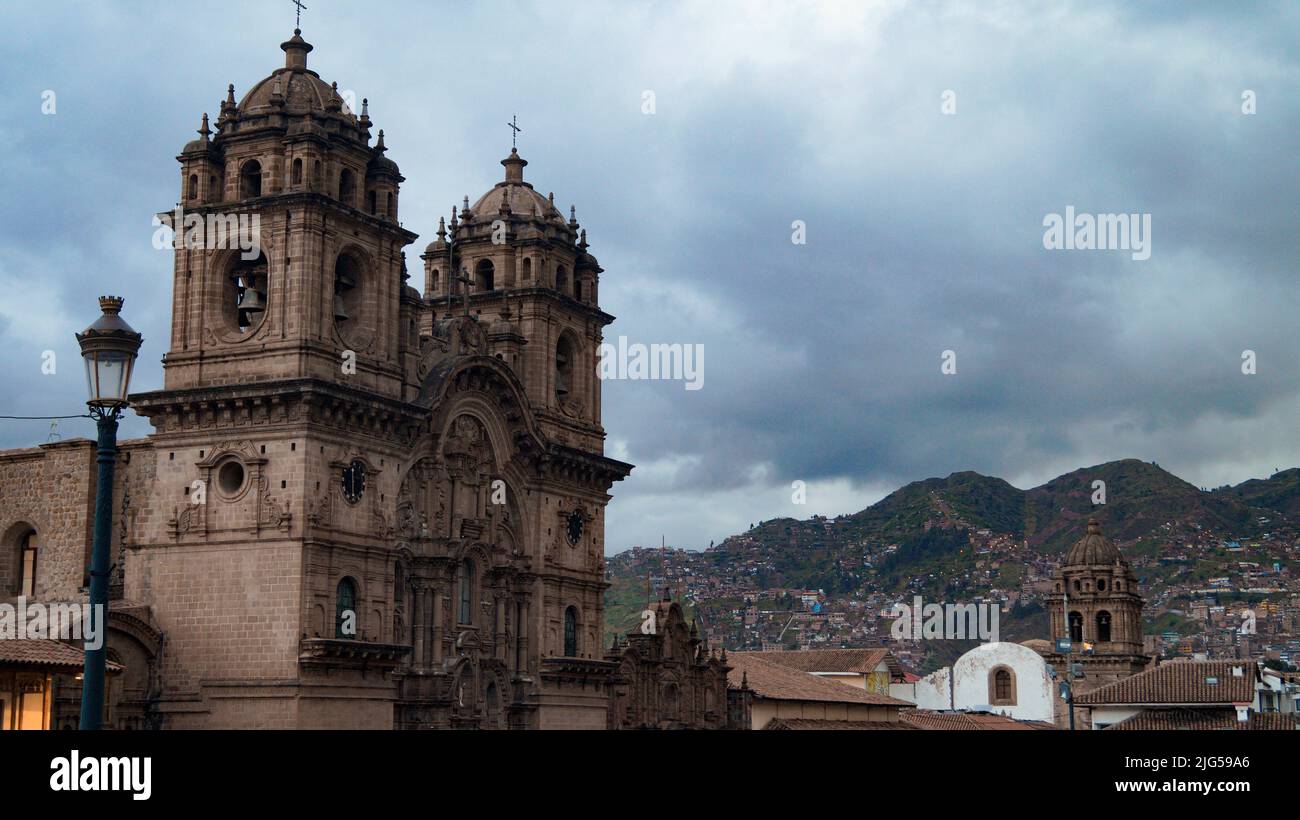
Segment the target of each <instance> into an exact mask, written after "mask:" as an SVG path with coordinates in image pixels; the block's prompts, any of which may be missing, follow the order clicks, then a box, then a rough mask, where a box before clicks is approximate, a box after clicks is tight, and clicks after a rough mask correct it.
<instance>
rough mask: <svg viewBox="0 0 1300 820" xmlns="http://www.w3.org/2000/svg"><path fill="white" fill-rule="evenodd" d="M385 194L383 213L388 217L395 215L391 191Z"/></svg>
mask: <svg viewBox="0 0 1300 820" xmlns="http://www.w3.org/2000/svg"><path fill="white" fill-rule="evenodd" d="M385 196H386V199H385V201H386V202H387V205H386V206H385V207H384V215H385V216H387V217H389V218H393V217H396V216H397V214H396V213H394V212H393V192H392V191H389V192H388V193H387V194H386V195H385Z"/></svg>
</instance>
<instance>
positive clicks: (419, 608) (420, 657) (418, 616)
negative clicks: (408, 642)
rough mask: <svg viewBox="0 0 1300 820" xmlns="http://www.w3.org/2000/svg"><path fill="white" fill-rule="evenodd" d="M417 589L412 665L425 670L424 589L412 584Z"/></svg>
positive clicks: (413, 618) (413, 623) (413, 615)
mask: <svg viewBox="0 0 1300 820" xmlns="http://www.w3.org/2000/svg"><path fill="white" fill-rule="evenodd" d="M412 586H413V587H414V588H415V612H414V613H413V614H412V621H411V624H412V627H413V629H412V631H413V632H414V633H415V652H414V654H413V657H412V658H411V661H412V665H413V666H414V667H415V668H416V669H423V668H424V619H425V614H424V612H425V610H424V589H423V587H422V586H421V585H420V584H412Z"/></svg>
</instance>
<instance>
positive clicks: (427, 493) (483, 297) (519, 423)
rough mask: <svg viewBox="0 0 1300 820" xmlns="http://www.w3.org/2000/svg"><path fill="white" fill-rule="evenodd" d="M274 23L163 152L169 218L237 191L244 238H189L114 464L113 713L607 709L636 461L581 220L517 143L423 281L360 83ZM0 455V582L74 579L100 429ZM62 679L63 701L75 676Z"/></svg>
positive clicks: (460, 714) (172, 721)
mask: <svg viewBox="0 0 1300 820" xmlns="http://www.w3.org/2000/svg"><path fill="white" fill-rule="evenodd" d="M281 48H282V50H283V51H284V55H285V62H284V65H283V67H281V68H278V69H276V70H275V71H274V72H273V73H272V74H271V75H270V76H268V77H266V78H265V79H264V80H262V81H261V82H259V83H257V84H256V85H254V86H253V87H252V88H251V89H250V90H248V92H247V93H246V94H244V95H243V98H242V100H240V101H238V102H237V101H236V99H235V94H234V89H233V86H232V87H231V88H230V89H228V91H227V96H226V99H225V101H224V102H222V104H221V107H220V115H219V117H218V118H217V120H216V122H215V123H214V124H213V125H215V128H212V127H210V126H209V122H208V118H207V115H204V117H203V125H202V128H201V129H200V131H199V136H198V139H195V140H193V141H191V142H190V143H188V144H187V145H186V146H185V147H184V149H183V150H182V152H181V153H180V155H179V157H178V158H177V159H178V160H179V163H180V179H179V183H180V191H181V200H180V203H181V206H182V207H183V209H184V211H185V212H186V213H187V214H189V215H193V216H195V217H197V218H199V219H202V220H205V221H206V222H207V224H212V221H213V219H212V218H214V217H216V218H219V219H227V220H228V219H232V218H237V217H238V216H240V215H248V214H254V215H256V216H257V217H258V220H259V222H260V241H259V242H258V247H257V252H256V254H255V255H254V254H249V253H243V252H242V251H241V250H240V249H238V248H212V247H208V246H207V245H208V244H210V243H203V242H196V243H187V242H178V243H177V248H176V250H175V264H174V272H173V280H172V295H173V309H172V323H171V336H170V339H169V340H168V341H167V344H166V347H167V352H166V355H165V356H164V358H163V370H164V387H163V389H161V390H158V391H154V392H150V393H144V394H137V395H134V396H133V397H132V407H133V408H134V410H135V411H136V412H137V413H139V414H142V415H144V416H146V417H148V419H149V421H150V423H151V424H152V426H153V429H154V432H153V433H152V434H151V435H150V436H149V437H148V438H147V439H145V440H139V441H130V442H123V443H122V446H121V456H120V461H119V464H118V475H117V481H116V484H115V497H114V511H115V512H114V516H115V526H114V533H113V538H114V543H113V547H112V550H113V552H112V554H113V560H114V564H115V566H114V578H113V584H112V596H111V597H112V599H113V601H112V604H111V607H110V627H111V630H112V632H111V634H110V640H109V645H110V658H111V659H112V660H114V661H115V662H118V663H120V664H121V665H122V666H123V667H124V668H125V670H126V671H125V672H124V673H123V674H122V675H119V676H117V678H118V679H115V680H114V681H110V702H111V705H110V714H109V716H108V721H107V722H106V725H109V726H132V727H138V728H272V727H275V728H336V727H337V728H408V729H426V728H520V729H523V728H606V727H607V726H608V725H616V724H617V721H614V720H613V719H612V717H611V716H612V715H613V714H614V713H615V710H614V706H613V705H612V704H613V698H614V697H615V696H616V693H614V692H612V691H611V689H612V688H614V682H615V681H618V680H622V679H623V678H620V674H619V673H620V669H624V670H625V671H627V670H626V666H625V665H621V660H620V659H619V658H618V657H617V656H608V657H607V652H606V650H605V648H604V647H602V645H601V635H602V620H603V608H604V590H605V586H606V584H605V580H604V546H605V545H604V540H603V534H604V511H605V506H606V504H607V503H608V502H609V500H610V498H611V496H610V490H611V487H612V486H613V484H614V483H615V482H617V481H619V480H621V479H622V478H624V477H625V476H627V475H628V474H629V472H630V471H631V469H632V466H631V465H629V464H625V463H622V462H619V461H616V460H614V459H611V458H608V457H606V456H605V455H604V453H603V445H604V437H605V433H604V429H603V427H602V425H601V405H600V381H599V379H598V378H597V357H598V353H597V351H598V346H599V344H600V342H601V339H602V333H603V328H604V327H605V326H606V325H608V324H609V323H610V322H612V321H613V318H614V317H612V316H610V315H609V314H607V313H605V312H604V311H602V310H601V309H600V302H599V296H600V275H601V273H602V269H601V267H600V265H599V263H598V262H597V260H596V258H595V257H594V256H593V255H592V253H591V252H590V251H589V247H588V244H587V241H586V232H585V231H583V230H582V229H581V227H580V225H579V224H578V222H577V220H576V217H575V215H574V213H573V211H572V209H570V211H569V213H568V214H567V215H566V214H564V213H562V212H561V211H560V209H559V208H557V207H556V206H555V203H554V199H553V196H543V195H542V194H540V193H538V192H537V191H536V190H534V189H533V187H532V185H531V184H530V183H529V182H526V181H525V179H524V168H525V166H526V165H527V162H526V161H525V160H524V159H523V158H522V157H520V156H519V154H518V153H517V151H515V150H512V151H511V152H510V154H509V156H507V157H506V158H505V159H504V160H502V163H501V164H502V166H503V167H504V174H503V178H502V181H501V182H499V183H497V184H496V185H495V186H494V187H493V188H492V189H490V190H489V191H487V192H486V193H485V194H484V195H483V196H482V197H480V198H479V199H478V201H476V202H474V203H472V204H471V203H469V202H468V198H467V199H466V201H465V202H464V203H463V204H462V206H461V207H460V208H459V209H452V211H451V214H450V219H449V220H442V221H441V224H440V225H439V226H438V229H437V235H436V239H435V240H434V241H433V242H431V243H429V244H428V245H427V246H426V247H425V248H424V252H423V253H422V254H421V255H420V259H421V261H422V263H423V265H422V268H423V281H422V282H421V283H420V284H421V285H422V287H421V288H420V289H417V288H416V287H415V286H413V285H412V284H411V283H410V272H409V271H408V269H407V265H406V257H405V253H404V249H405V248H406V247H407V246H408V245H410V244H411V243H412V242H413V241H414V240H415V239H416V234H414V233H411V232H410V231H408V230H406V229H405V228H404V227H402V225H401V223H400V222H399V221H398V215H399V197H400V186H401V183H402V182H403V177H402V175H401V172H400V170H399V168H398V166H397V164H396V163H395V162H394V161H393V160H391V159H389V158H388V157H387V156H386V152H387V147H386V145H385V143H384V133H383V132H382V131H379V132H378V135H377V139H376V140H375V141H374V142H372V141H371V128H372V123H371V121H370V118H369V114H368V104H363V106H362V109H361V112H360V114H359V115H358V114H356V113H354V112H353V111H351V110H350V109H349V108H348V107H347V106H346V105H345V104H344V102H343V100H342V98H341V97H340V94H339V92H338V89H337V85H336V84H330V83H327V82H325V81H324V80H322V79H321V78H320V76H319V75H318V74H317V73H316V72H315V71H313V70H311V69H309V68H308V59H307V58H308V54H309V52H311V50H312V46H311V45H310V44H308V43H307V42H306V41H305V40H303V38H302V37H301V35H300V33H299V32H296V31H295V34H294V36H293V37H292V38H291V39H290V40H288V41H287V42H285V43H283V44H282V45H281ZM179 236H180V234H179V232H178V237H179ZM250 256H253V257H254V258H248V257H250ZM417 281H418V280H417ZM0 471H2V472H3V474H4V476H5V478H6V480H5V481H4V482H0V596H3V597H4V598H5V599H13V598H15V597H16V596H18V595H19V594H21V593H23V592H26V593H27V594H28V595H29V597H32V598H34V599H37V600H47V601H56V600H84V584H85V564H86V555H87V554H88V553H87V551H88V549H89V547H88V545H89V542H90V537H89V536H90V530H91V520H90V519H91V513H92V511H91V507H92V505H93V499H94V481H95V475H94V451H93V444H92V443H90V442H85V441H70V442H63V443H58V444H54V445H46V446H42V447H37V448H32V449H31V450H21V451H11V452H8V453H3V454H0ZM31 545H36V546H35V547H34V548H33V547H32V546H31ZM29 556H34V558H32V560H30V561H29V560H28V558H29ZM678 631H679V630H678ZM687 644H688V647H687V649H686V650H680V649H679V650H678V651H696V650H695V649H694V648H693V647H692V646H690V645H689V640H688V641H687ZM682 660H683V661H684V662H685V663H686V664H687V665H688V666H690V667H691V670H693V671H691V674H693V675H695V676H696V677H700V678H701V680H703V677H701V676H702V674H703V673H702V671H701V670H705V669H706V668H707V669H711V670H713V673H712V677H710V678H709V681H708V683H707V685H706V686H705V688H706V689H707V691H708V696H707V699H706V696H705V695H704V694H701V695H700V700H699V707H698V714H699V716H700V718H701V719H703V716H704V715H705V713H706V712H708V713H709V714H712V715H715V716H716V715H718V714H721V713H722V712H723V711H724V710H725V708H726V707H725V702H726V691H725V666H723V665H722V664H721V662H720V661H717V660H716V659H712V658H710V657H706V656H704V655H701V656H700V657H699V658H693V657H690V658H684V659H682ZM719 669H720V670H721V671H718V670H719ZM719 680H721V681H722V682H723V684H722V688H720V689H719V688H718V687H717V681H719ZM701 691H702V692H703V691H704V690H701ZM674 697H679V695H677V694H674ZM55 703H56V709H55V717H54V723H55V725H59V726H63V725H68V724H69V723H75V714H74V713H75V709H76V708H77V700H76V697H75V696H74V694H72V693H69V692H67V691H64V692H62V693H56V696H55ZM687 703H689V704H691V705H690V707H689V708H691V709H694V708H695V706H694V704H695V701H693V700H689V701H687ZM706 707H707V708H706ZM682 708H684V707H682V706H680V705H673V706H671V707H669V708H667V710H666V711H665V712H664V715H665V717H664V720H669V719H670V718H671V717H672V715H677V714H681V709H682ZM674 709H676V710H677V711H674ZM645 720H646V722H650V720H649V718H646V719H645ZM710 720H713V721H714V722H715V723H716V722H717V719H716V718H710Z"/></svg>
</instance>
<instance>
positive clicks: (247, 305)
mask: <svg viewBox="0 0 1300 820" xmlns="http://www.w3.org/2000/svg"><path fill="white" fill-rule="evenodd" d="M239 309H240V310H242V311H244V312H245V313H261V312H262V311H264V310H266V304H265V303H264V302H263V301H262V294H260V293H258V292H257V291H256V290H254V289H253V288H244V298H243V300H242V301H240V303H239Z"/></svg>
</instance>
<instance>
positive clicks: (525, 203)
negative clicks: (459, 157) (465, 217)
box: [470, 148, 564, 221]
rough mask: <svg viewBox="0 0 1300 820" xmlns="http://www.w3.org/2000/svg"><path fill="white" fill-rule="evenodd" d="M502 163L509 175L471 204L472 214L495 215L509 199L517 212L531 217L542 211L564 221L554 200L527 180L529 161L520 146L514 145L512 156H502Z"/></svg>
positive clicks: (488, 217) (475, 215)
mask: <svg viewBox="0 0 1300 820" xmlns="http://www.w3.org/2000/svg"><path fill="white" fill-rule="evenodd" d="M501 164H502V165H504V166H505V168H506V178H505V180H504V181H503V182H498V183H497V184H496V185H495V186H493V187H492V189H491V190H490V191H488V192H487V193H486V194H484V195H483V196H481V197H479V198H478V201H477V202H475V203H474V204H473V205H471V206H470V214H471V215H472V216H473V217H474V218H475V219H480V218H482V219H495V218H496V215H497V214H498V213H500V212H501V203H502V202H503V201H505V202H507V203H509V205H510V212H511V213H513V214H514V215H515V216H519V217H524V218H531V217H532V216H533V215H534V214H535V213H536V214H541V217H542V219H559V220H561V221H563V219H564V217H563V216H562V215H561V214H560V211H559V210H558V209H557V208H556V207H555V206H554V205H552V204H551V201H550V200H549V199H548V198H546V197H544V196H542V195H541V194H539V193H537V191H534V190H533V186H532V185H529V184H528V183H527V182H524V166H525V165H527V164H528V161H527V160H526V159H524V158H523V157H521V156H519V152H518V151H517V150H516V149H514V148H512V149H510V156H508V157H506V158H505V159H503V160H501Z"/></svg>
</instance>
